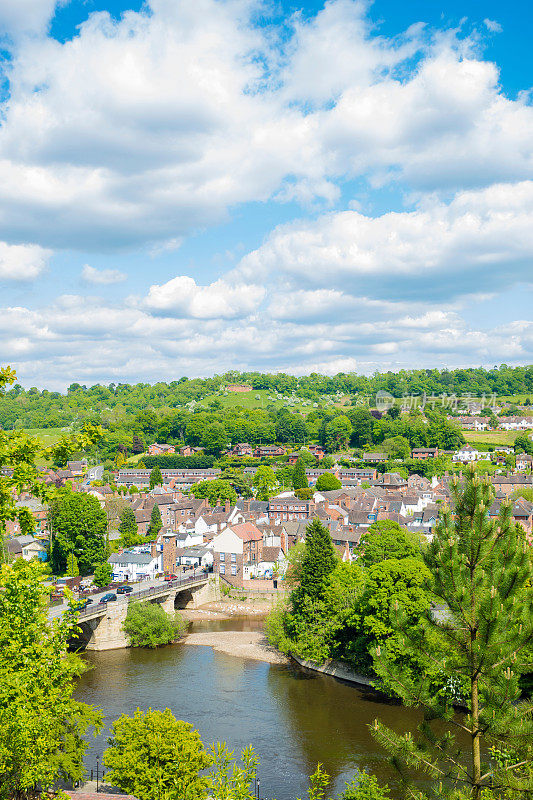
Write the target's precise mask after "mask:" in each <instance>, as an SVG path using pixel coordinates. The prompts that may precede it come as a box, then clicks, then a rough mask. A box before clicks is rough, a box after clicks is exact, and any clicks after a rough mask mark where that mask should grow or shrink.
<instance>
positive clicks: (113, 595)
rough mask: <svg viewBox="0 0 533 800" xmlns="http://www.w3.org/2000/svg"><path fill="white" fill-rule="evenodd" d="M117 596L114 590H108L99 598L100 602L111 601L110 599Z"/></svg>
mask: <svg viewBox="0 0 533 800" xmlns="http://www.w3.org/2000/svg"><path fill="white" fill-rule="evenodd" d="M116 599H117V596H116V594H115V593H114V592H108V593H107V594H104V596H103V597H102V598H101V599H100V602H101V603H111V601H112V600H116Z"/></svg>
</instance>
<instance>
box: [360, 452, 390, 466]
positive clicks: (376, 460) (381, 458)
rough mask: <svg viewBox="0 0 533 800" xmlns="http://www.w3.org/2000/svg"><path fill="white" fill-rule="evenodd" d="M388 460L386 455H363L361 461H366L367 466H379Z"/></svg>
mask: <svg viewBox="0 0 533 800" xmlns="http://www.w3.org/2000/svg"><path fill="white" fill-rule="evenodd" d="M388 458H389V457H388V455H387V454H386V453H363V461H367V462H368V463H369V464H381V463H383V462H385V461H388Z"/></svg>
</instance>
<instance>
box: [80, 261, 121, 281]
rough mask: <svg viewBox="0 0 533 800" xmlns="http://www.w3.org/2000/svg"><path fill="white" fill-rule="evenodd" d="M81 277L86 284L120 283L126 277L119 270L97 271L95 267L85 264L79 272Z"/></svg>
mask: <svg viewBox="0 0 533 800" xmlns="http://www.w3.org/2000/svg"><path fill="white" fill-rule="evenodd" d="M81 276H82V278H83V280H84V281H87V283H100V284H110V283H121V282H122V281H125V280H126V278H127V277H128V276H127V275H126V273H125V272H121V271H120V270H119V269H97V268H96V267H91V265H90V264H85V266H84V267H83V269H82V271H81Z"/></svg>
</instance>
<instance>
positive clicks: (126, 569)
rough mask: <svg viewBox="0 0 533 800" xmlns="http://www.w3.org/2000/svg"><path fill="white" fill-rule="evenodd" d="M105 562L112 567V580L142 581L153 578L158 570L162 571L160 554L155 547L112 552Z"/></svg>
mask: <svg viewBox="0 0 533 800" xmlns="http://www.w3.org/2000/svg"><path fill="white" fill-rule="evenodd" d="M107 563H108V564H111V566H112V568H113V580H114V581H142V580H146V579H148V578H155V576H156V575H157V574H158V572H162V556H161V553H157V551H156V549H155V547H154V548H150V549H149V550H145V551H144V552H138V548H130V549H129V550H123V551H122V553H113V555H111V556H109V558H108V559H107Z"/></svg>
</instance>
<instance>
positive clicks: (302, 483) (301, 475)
mask: <svg viewBox="0 0 533 800" xmlns="http://www.w3.org/2000/svg"><path fill="white" fill-rule="evenodd" d="M292 485H293V487H294V489H307V488H308V486H309V483H308V481H307V475H306V474H305V464H304V461H303V459H301V458H299V459H298V460H297V462H296V464H295V466H294V472H293V473H292Z"/></svg>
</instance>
